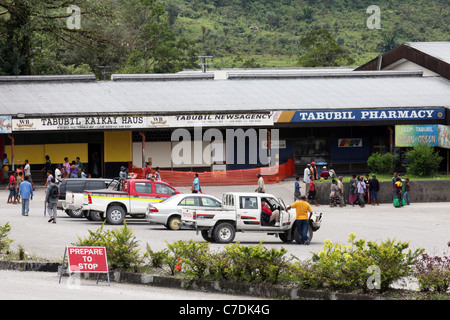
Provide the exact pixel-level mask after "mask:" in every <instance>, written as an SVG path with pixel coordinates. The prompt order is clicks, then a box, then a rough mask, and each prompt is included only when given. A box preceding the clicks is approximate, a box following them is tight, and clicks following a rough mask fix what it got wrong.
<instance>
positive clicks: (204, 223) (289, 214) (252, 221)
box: [181, 192, 322, 243]
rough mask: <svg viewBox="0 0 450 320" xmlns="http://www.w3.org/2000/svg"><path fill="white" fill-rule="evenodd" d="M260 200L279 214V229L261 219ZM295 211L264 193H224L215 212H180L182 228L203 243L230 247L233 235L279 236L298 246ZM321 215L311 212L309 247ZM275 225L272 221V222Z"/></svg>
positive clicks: (193, 210)
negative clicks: (258, 233) (256, 233)
mask: <svg viewBox="0 0 450 320" xmlns="http://www.w3.org/2000/svg"><path fill="white" fill-rule="evenodd" d="M261 200H265V202H266V203H267V204H268V205H269V206H270V209H271V210H272V211H274V210H279V211H280V223H279V226H275V224H274V223H267V222H264V219H263V217H262V209H261ZM295 218H296V213H295V210H289V211H286V205H285V204H284V202H283V200H282V199H277V198H276V197H275V196H273V195H271V194H267V193H240V192H230V193H225V194H224V195H223V199H222V207H221V208H217V209H210V208H208V209H205V210H201V209H200V210H199V209H188V208H183V210H182V212H181V226H182V227H184V228H191V229H194V230H197V232H201V235H202V237H203V239H205V240H206V241H208V242H218V243H229V242H232V241H233V240H234V238H235V235H236V232H237V231H240V232H263V233H267V234H269V235H275V236H278V237H279V238H280V239H281V241H283V242H291V241H293V240H295V241H296V242H297V243H300V242H301V235H300V234H299V233H298V231H297V227H296V221H295ZM321 221H322V213H317V212H313V213H312V214H311V217H310V219H309V228H308V239H307V240H306V242H307V243H309V242H310V241H311V239H312V237H313V232H315V231H317V230H319V228H320V224H321ZM273 222H274V221H273Z"/></svg>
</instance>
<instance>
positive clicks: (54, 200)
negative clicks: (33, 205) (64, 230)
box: [45, 177, 59, 223]
mask: <svg viewBox="0 0 450 320" xmlns="http://www.w3.org/2000/svg"><path fill="white" fill-rule="evenodd" d="M58 196H59V188H58V185H57V184H56V179H55V178H54V177H52V178H51V180H50V184H49V185H48V187H47V190H46V194H45V205H46V206H47V212H48V213H49V216H50V220H48V222H53V223H56V218H57V205H58Z"/></svg>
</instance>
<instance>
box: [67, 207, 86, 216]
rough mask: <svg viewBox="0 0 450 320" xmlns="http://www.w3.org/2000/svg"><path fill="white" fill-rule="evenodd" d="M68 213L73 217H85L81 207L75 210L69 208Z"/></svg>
mask: <svg viewBox="0 0 450 320" xmlns="http://www.w3.org/2000/svg"><path fill="white" fill-rule="evenodd" d="M67 214H68V215H69V216H70V217H72V218H81V217H83V215H84V214H83V210H81V208H79V209H75V210H70V209H69V210H67Z"/></svg>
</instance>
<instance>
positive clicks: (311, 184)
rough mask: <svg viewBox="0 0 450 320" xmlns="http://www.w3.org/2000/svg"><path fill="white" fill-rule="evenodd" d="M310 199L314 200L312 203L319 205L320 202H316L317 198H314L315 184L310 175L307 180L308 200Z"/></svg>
mask: <svg viewBox="0 0 450 320" xmlns="http://www.w3.org/2000/svg"><path fill="white" fill-rule="evenodd" d="M310 200H312V201H314V204H315V205H316V206H317V207H318V206H320V204H318V203H317V200H316V184H315V183H314V180H313V178H312V177H311V178H310V180H309V191H308V202H309V201H310Z"/></svg>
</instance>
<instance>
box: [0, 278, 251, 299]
mask: <svg viewBox="0 0 450 320" xmlns="http://www.w3.org/2000/svg"><path fill="white" fill-rule="evenodd" d="M80 281H81V282H75V281H74V282H73V284H70V283H69V278H68V277H65V278H63V279H62V281H61V283H59V276H58V275H57V274H56V273H50V272H21V271H10V270H1V271H0V300H47V301H51V300H61V299H62V300H205V299H208V300H235V299H237V296H235V295H229V294H218V293H211V292H208V293H205V292H196V291H189V292H187V291H186V290H179V289H170V288H159V287H153V286H144V285H133V284H127V283H116V282H111V285H108V283H107V282H104V281H103V282H99V283H98V284H97V283H96V281H95V280H84V279H82V280H80ZM253 299H255V298H253V297H247V296H244V297H241V296H240V297H239V300H253Z"/></svg>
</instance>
